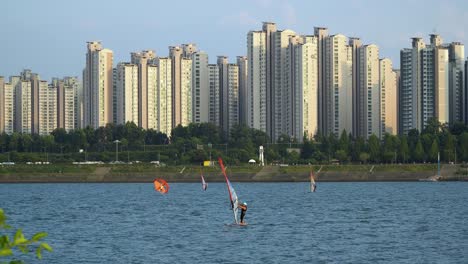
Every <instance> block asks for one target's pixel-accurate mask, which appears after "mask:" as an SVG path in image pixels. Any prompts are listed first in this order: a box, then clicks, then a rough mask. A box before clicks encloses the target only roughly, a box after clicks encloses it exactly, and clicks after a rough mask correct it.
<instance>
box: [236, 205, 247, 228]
mask: <svg viewBox="0 0 468 264" xmlns="http://www.w3.org/2000/svg"><path fill="white" fill-rule="evenodd" d="M238 207H239V208H240V209H241V217H240V223H241V224H244V217H245V212H247V203H246V202H243V203H240V204H239V206H238Z"/></svg>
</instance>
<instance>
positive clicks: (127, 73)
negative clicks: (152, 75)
mask: <svg viewBox="0 0 468 264" xmlns="http://www.w3.org/2000/svg"><path fill="white" fill-rule="evenodd" d="M145 69H146V65H145ZM138 70H139V65H136V64H132V63H122V62H121V63H119V64H117V74H116V75H117V76H116V90H115V93H116V115H117V116H116V122H117V124H125V123H127V122H133V123H135V124H140V123H139V120H140V121H141V119H139V114H140V113H141V104H142V101H140V99H141V97H140V91H141V90H140V89H139V88H140V85H141V82H139V74H138V72H139V71H138ZM145 79H146V73H145ZM144 83H145V86H146V83H147V82H146V81H145V82H144ZM144 90H145V98H143V99H144V101H145V102H146V101H147V98H146V96H147V93H146V91H147V89H146V88H145V89H144ZM145 105H146V104H145ZM146 110H147V109H146V108H145V113H146ZM146 120H147V118H146Z"/></svg>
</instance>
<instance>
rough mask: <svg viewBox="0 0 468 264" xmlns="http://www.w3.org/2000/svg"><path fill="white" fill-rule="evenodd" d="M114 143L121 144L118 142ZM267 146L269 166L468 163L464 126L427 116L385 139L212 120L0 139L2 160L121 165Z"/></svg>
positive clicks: (243, 152) (243, 154)
mask: <svg viewBox="0 0 468 264" xmlns="http://www.w3.org/2000/svg"><path fill="white" fill-rule="evenodd" d="M115 140H118V141H119V143H118V144H117V143H115ZM261 145H262V146H264V149H265V153H264V156H265V159H266V162H267V163H288V164H318V163H320V164H327V163H336V162H339V163H360V164H362V163H409V162H411V163H412V162H418V163H419V162H437V156H438V154H439V153H440V158H441V161H442V162H461V161H464V162H466V161H468V126H467V125H465V124H463V123H456V124H454V125H452V126H447V125H442V124H440V123H439V122H438V121H437V120H435V119H431V120H430V121H429V122H428V124H427V126H426V128H425V129H424V130H423V131H421V132H419V131H418V130H416V129H413V130H411V131H410V132H409V133H408V135H401V136H400V135H399V136H396V135H390V134H385V135H384V136H383V138H382V139H379V138H378V137H377V136H375V135H372V136H370V137H369V138H368V139H367V140H365V139H363V138H360V137H353V136H352V135H351V134H349V133H348V132H347V131H343V132H342V133H341V134H340V135H339V136H337V135H335V134H329V135H320V134H317V135H315V136H314V137H313V138H308V137H306V136H304V138H303V140H302V143H299V142H298V141H297V139H294V138H291V137H290V136H288V135H281V136H280V137H279V139H278V140H277V142H275V143H271V140H270V138H268V136H267V134H266V133H265V132H263V131H260V130H257V129H253V128H248V127H246V126H244V125H237V126H235V127H234V128H233V129H232V130H231V131H230V133H229V137H228V138H226V137H225V135H224V133H223V132H222V131H221V130H220V128H219V127H217V126H216V125H214V124H211V123H201V124H196V123H192V124H190V125H188V126H186V127H182V126H177V127H176V128H174V129H173V130H172V132H171V135H166V134H164V133H161V132H158V131H155V130H152V129H148V130H144V129H142V128H140V127H138V126H137V125H135V124H134V123H127V124H124V125H114V124H108V125H107V126H105V127H100V128H98V129H93V128H91V127H87V128H84V129H76V130H73V131H69V132H67V131H65V130H64V129H61V128H59V129H56V130H54V131H53V132H52V133H51V134H50V135H42V136H41V135H37V134H32V135H31V134H21V133H13V134H11V135H7V134H1V135H0V151H1V154H0V161H7V160H11V161H16V162H27V161H33V162H34V161H44V160H45V159H47V160H48V161H51V162H70V161H84V160H94V161H104V162H108V161H113V160H115V158H116V157H115V152H116V149H117V150H118V152H119V153H118V154H119V157H120V159H119V160H124V161H127V160H128V161H135V160H139V161H153V160H159V161H161V162H165V163H167V164H195V163H200V162H203V161H204V160H209V159H210V158H211V159H212V160H214V159H215V158H214V157H217V156H222V157H223V158H224V159H226V160H227V161H228V162H230V163H232V164H246V163H247V161H248V160H249V159H257V158H258V148H259V146H261Z"/></svg>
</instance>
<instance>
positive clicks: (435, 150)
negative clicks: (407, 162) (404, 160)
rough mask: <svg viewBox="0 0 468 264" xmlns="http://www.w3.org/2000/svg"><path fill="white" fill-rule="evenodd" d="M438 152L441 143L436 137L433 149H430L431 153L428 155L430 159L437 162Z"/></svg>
mask: <svg viewBox="0 0 468 264" xmlns="http://www.w3.org/2000/svg"><path fill="white" fill-rule="evenodd" d="M438 153H439V144H438V143H437V140H435V139H434V141H433V142H432V146H431V149H430V150H429V155H428V159H429V161H432V162H437V154H438Z"/></svg>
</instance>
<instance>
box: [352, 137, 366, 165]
mask: <svg viewBox="0 0 468 264" xmlns="http://www.w3.org/2000/svg"><path fill="white" fill-rule="evenodd" d="M365 147H366V142H365V141H364V139H363V138H362V137H358V138H356V140H355V141H354V143H353V147H352V148H351V158H352V160H353V161H361V159H360V155H361V153H362V152H363V151H364V150H365Z"/></svg>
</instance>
